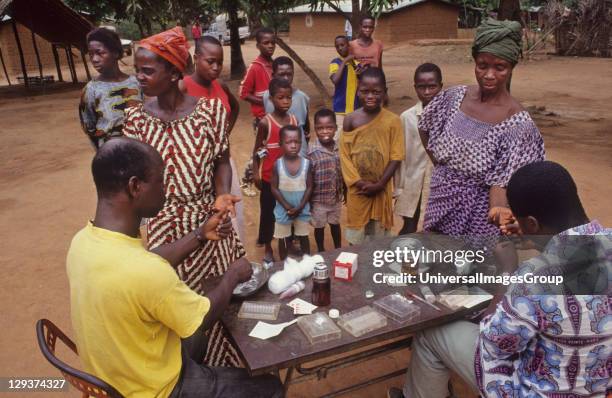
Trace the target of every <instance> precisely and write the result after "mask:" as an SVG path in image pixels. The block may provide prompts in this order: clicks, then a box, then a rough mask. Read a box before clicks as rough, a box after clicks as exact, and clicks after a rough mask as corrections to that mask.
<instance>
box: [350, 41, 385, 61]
mask: <svg viewBox="0 0 612 398" xmlns="http://www.w3.org/2000/svg"><path fill="white" fill-rule="evenodd" d="M349 51H350V53H351V54H353V55H354V56H355V59H356V60H357V61H358V62H359V63H360V64H366V65H371V66H376V67H378V66H379V64H380V57H381V55H382V52H383V45H382V42H381V41H380V40H372V43H371V44H370V45H369V46H368V47H363V46H361V45H360V44H359V42H358V41H357V39H355V40H352V41H351V42H350V43H349Z"/></svg>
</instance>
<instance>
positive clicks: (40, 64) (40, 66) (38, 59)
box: [30, 30, 43, 83]
mask: <svg viewBox="0 0 612 398" xmlns="http://www.w3.org/2000/svg"><path fill="white" fill-rule="evenodd" d="M30 32H32V45H33V46H34V54H36V62H38V73H39V74H40V81H41V83H42V80H43V67H42V62H40V53H39V52H38V46H37V45H36V34H35V33H34V31H33V30H30Z"/></svg>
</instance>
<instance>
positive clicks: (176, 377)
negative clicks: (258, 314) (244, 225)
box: [66, 138, 284, 397]
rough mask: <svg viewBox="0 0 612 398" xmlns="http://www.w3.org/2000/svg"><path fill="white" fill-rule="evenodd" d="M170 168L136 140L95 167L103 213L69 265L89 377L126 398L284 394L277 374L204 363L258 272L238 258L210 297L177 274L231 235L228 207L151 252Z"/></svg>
mask: <svg viewBox="0 0 612 398" xmlns="http://www.w3.org/2000/svg"><path fill="white" fill-rule="evenodd" d="M163 170H164V166H163V161H162V158H161V157H160V155H159V154H158V153H157V152H156V151H155V150H154V149H153V148H152V147H150V146H149V145H147V144H144V143H141V142H138V141H135V140H131V139H128V138H118V139H114V140H111V141H109V142H108V143H107V144H105V145H104V147H102V148H101V149H100V150H99V151H98V153H97V154H96V156H95V158H94V160H93V163H92V174H93V177H94V181H95V184H96V190H97V193H98V204H97V208H96V216H95V218H94V220H93V221H90V222H89V223H88V224H87V226H85V228H84V229H82V230H81V231H79V232H78V233H77V234H76V236H75V237H74V238H73V240H72V243H71V245H70V249H69V251H68V257H67V266H66V268H67V272H68V279H69V282H70V303H71V315H72V324H73V327H74V330H75V335H76V344H77V348H78V351H79V357H80V358H81V360H82V362H83V365H84V367H85V370H86V371H87V372H90V373H92V374H94V375H96V376H98V377H100V378H101V379H103V380H105V381H106V382H107V383H109V384H111V385H112V386H113V387H115V388H116V389H117V390H118V391H119V392H121V394H123V395H124V396H126V397H238V396H248V397H282V396H283V395H284V393H283V389H282V385H281V383H280V381H279V380H278V379H277V378H276V377H273V376H271V375H267V376H260V377H249V376H248V374H247V373H246V371H245V370H244V369H233V368H214V367H208V366H205V365H203V364H202V362H203V358H204V352H205V341H206V339H205V337H204V331H205V330H206V329H207V328H208V327H210V326H211V325H213V324H214V323H215V322H216V321H217V320H218V318H219V316H220V315H221V314H222V313H223V311H224V310H225V308H226V307H227V305H228V303H229V300H230V298H231V294H232V291H233V289H234V287H235V286H236V284H237V283H239V282H242V281H246V280H248V279H249V278H250V275H251V267H250V264H249V262H248V260H246V259H245V258H241V259H239V260H237V261H236V262H234V263H233V264H231V265H230V267H229V269H228V270H227V272H226V273H225V274H224V276H223V278H222V280H221V282H220V284H219V285H218V286H217V287H216V288H215V289H214V290H212V291H210V292H209V293H208V294H207V296H206V297H203V296H200V295H198V294H197V293H195V292H194V291H192V290H191V289H189V287H188V286H187V285H186V284H185V283H183V282H182V281H181V280H180V279H179V278H178V276H177V274H176V272H175V270H174V269H173V267H175V266H176V265H177V264H179V263H180V262H181V261H182V260H183V259H184V258H185V257H186V256H187V255H188V254H189V253H190V252H191V251H193V250H195V249H196V248H197V247H198V246H199V245H201V244H203V243H204V242H205V241H206V240H212V239H222V238H224V237H225V236H227V235H228V233H229V229H230V228H231V221H230V220H229V217H227V212H228V208H224V209H220V210H219V212H218V213H216V214H214V215H213V216H211V217H210V218H209V219H208V220H207V222H206V223H205V224H203V225H202V226H200V228H198V229H197V230H195V231H193V232H191V233H189V234H187V235H186V236H185V237H183V238H182V239H180V240H178V241H175V242H173V243H169V244H167V245H164V246H161V247H158V248H156V249H155V250H154V251H152V252H150V251H147V250H146V249H145V247H144V246H143V242H142V241H141V239H140V237H139V226H140V220H141V218H143V217H153V216H155V215H156V214H157V213H158V212H159V210H160V209H161V208H162V205H163V203H164V190H163ZM231 205H232V204H228V207H230V206H231ZM181 339H183V340H181Z"/></svg>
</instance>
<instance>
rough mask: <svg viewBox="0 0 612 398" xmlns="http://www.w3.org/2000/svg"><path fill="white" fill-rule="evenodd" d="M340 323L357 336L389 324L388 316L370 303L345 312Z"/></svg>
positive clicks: (343, 327)
mask: <svg viewBox="0 0 612 398" xmlns="http://www.w3.org/2000/svg"><path fill="white" fill-rule="evenodd" d="M338 325H340V327H341V328H342V329H344V330H346V331H347V332H349V333H350V334H352V335H353V336H355V337H359V336H361V335H364V334H366V333H369V332H371V331H372V330H376V329H380V328H382V327H385V326H387V318H385V316H384V315H383V314H381V313H380V312H378V311H376V310H375V309H373V308H372V307H370V306H369V305H366V306H364V307H361V308H358V309H356V310H354V311H351V312H349V313H347V314H344V315H342V316H341V317H340V319H339V320H338Z"/></svg>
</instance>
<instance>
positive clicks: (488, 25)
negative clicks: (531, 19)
mask: <svg viewBox="0 0 612 398" xmlns="http://www.w3.org/2000/svg"><path fill="white" fill-rule="evenodd" d="M521 37H522V26H521V24H520V23H518V22H516V21H498V20H496V19H492V18H487V19H486V20H485V21H484V22H483V23H482V24H480V26H479V27H478V29H476V36H475V37H474V44H473V45H472V55H473V56H474V58H476V55H478V54H479V53H489V54H493V55H495V56H496V57H499V58H502V59H505V60H506V61H508V62H510V63H511V64H512V65H516V63H517V62H518V58H519V54H520V53H521Z"/></svg>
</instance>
